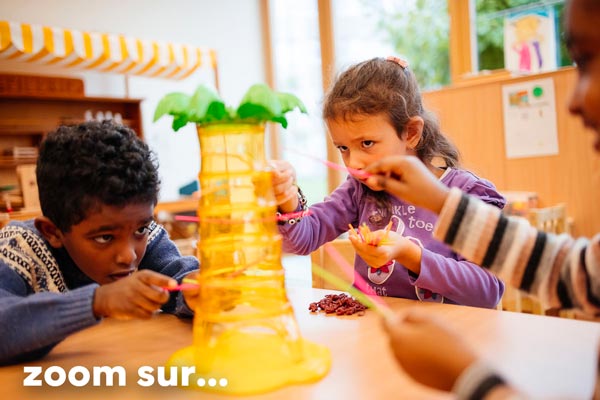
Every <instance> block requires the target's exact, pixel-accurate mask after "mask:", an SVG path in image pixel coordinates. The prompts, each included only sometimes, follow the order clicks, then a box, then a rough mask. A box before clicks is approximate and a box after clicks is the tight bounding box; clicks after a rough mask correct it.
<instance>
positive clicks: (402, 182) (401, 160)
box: [365, 156, 450, 214]
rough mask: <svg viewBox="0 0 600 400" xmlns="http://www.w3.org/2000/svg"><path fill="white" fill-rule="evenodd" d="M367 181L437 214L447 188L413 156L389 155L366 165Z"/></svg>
mask: <svg viewBox="0 0 600 400" xmlns="http://www.w3.org/2000/svg"><path fill="white" fill-rule="evenodd" d="M365 171H366V172H369V173H371V174H374V175H375V176H370V177H369V178H367V180H366V183H367V184H368V185H369V186H370V187H372V188H376V189H377V188H378V189H381V190H385V191H386V192H388V193H390V194H393V195H394V196H396V197H399V198H401V199H402V200H405V201H408V202H409V203H412V204H414V205H416V206H419V207H424V208H427V209H429V210H431V211H433V212H435V213H436V214H439V213H440V211H441V209H442V206H443V205H444V202H445V201H446V198H447V197H448V192H449V191H450V189H448V187H446V186H445V185H444V184H443V183H441V182H440V180H439V179H438V178H437V177H436V176H435V175H433V173H432V172H431V171H430V170H429V169H428V168H427V167H426V166H425V164H423V162H422V161H421V160H419V159H418V158H417V157H414V156H389V157H385V158H382V159H381V160H379V161H377V162H375V163H374V164H371V165H370V166H368V167H367V168H365Z"/></svg>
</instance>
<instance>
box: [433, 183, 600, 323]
mask: <svg viewBox="0 0 600 400" xmlns="http://www.w3.org/2000/svg"><path fill="white" fill-rule="evenodd" d="M433 234H434V237H435V238H437V239H438V240H441V241H443V242H445V243H446V244H448V245H450V246H451V247H452V249H453V250H454V251H456V252H457V253H460V254H461V255H462V256H463V257H465V258H467V259H468V260H470V261H472V262H474V263H476V264H479V265H481V266H482V267H484V268H488V269H489V270H490V271H492V272H494V273H495V274H496V275H498V276H499V277H500V278H501V279H503V280H504V281H505V282H506V283H507V284H509V285H511V286H514V287H517V288H519V289H521V290H523V291H526V292H529V293H532V294H534V295H536V296H537V297H538V298H539V300H540V302H541V304H542V306H543V307H544V308H578V309H580V310H582V311H583V312H584V313H586V314H588V315H592V316H597V315H600V234H599V235H596V236H595V237H594V238H593V239H592V240H588V239H582V238H580V239H574V238H572V237H570V236H569V235H567V234H561V235H554V234H550V233H544V232H540V231H538V230H536V229H535V228H533V227H532V226H531V225H530V224H529V222H528V221H527V220H526V219H524V218H521V217H508V216H505V215H503V214H502V213H501V211H500V210H499V209H497V208H496V207H492V206H490V205H488V204H485V203H484V202H482V201H480V200H479V199H476V198H475V197H472V196H469V195H467V194H465V193H463V192H462V191H460V190H459V189H458V188H452V189H451V190H450V194H449V196H448V198H447V200H446V202H445V203H444V206H443V208H442V211H441V212H440V217H439V219H438V221H437V223H436V226H435V229H434V233H433Z"/></svg>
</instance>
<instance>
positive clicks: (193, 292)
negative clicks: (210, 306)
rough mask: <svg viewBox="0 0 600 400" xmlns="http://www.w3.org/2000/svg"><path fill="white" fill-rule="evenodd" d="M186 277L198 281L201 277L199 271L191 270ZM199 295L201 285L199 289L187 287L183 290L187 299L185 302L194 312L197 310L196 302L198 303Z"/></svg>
mask: <svg viewBox="0 0 600 400" xmlns="http://www.w3.org/2000/svg"><path fill="white" fill-rule="evenodd" d="M184 279H190V280H195V281H198V280H199V279H200V272H199V271H193V272H190V273H189V274H187V275H186V276H185V278H184ZM199 296H200V287H198V288H197V289H186V290H184V291H183V298H184V299H185V302H186V303H187V305H188V307H189V308H190V309H191V310H192V311H194V312H196V304H198V297H199Z"/></svg>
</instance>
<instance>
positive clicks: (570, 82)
mask: <svg viewBox="0 0 600 400" xmlns="http://www.w3.org/2000/svg"><path fill="white" fill-rule="evenodd" d="M545 77H551V78H553V80H554V84H555V94H556V111H557V127H558V147H559V154H558V155H556V156H546V157H532V158H520V159H511V160H509V159H507V158H506V155H505V148H504V124H503V113H502V85H504V84H507V83H516V82H522V81H526V80H531V79H538V78H545ZM575 78H576V71H575V69H573V68H566V69H562V70H559V71H556V72H552V73H547V74H541V75H536V76H533V77H521V78H506V79H502V80H496V81H489V82H483V83H477V84H471V85H463V86H460V87H454V88H446V89H443V90H440V91H435V92H428V93H425V94H424V98H425V103H426V107H428V108H429V109H430V110H432V111H434V112H435V113H437V115H438V116H439V118H440V121H441V125H442V129H443V131H444V132H445V133H446V134H447V135H448V136H449V137H451V138H452V140H453V141H454V142H455V143H456V145H457V146H458V148H459V149H460V151H461V154H462V162H463V166H464V167H465V168H467V169H470V170H471V171H473V172H475V173H476V174H478V175H479V176H481V177H484V178H487V179H489V180H491V181H492V182H494V184H495V185H496V186H497V187H498V188H499V189H501V190H523V191H534V192H536V193H537V194H538V196H539V200H540V205H541V206H548V205H552V204H555V203H559V202H565V203H566V204H567V210H568V214H569V216H570V217H572V218H573V220H574V233H575V234H576V235H585V236H591V235H593V234H594V233H596V232H600V207H598V206H597V204H598V201H599V200H600V157H599V156H598V154H595V152H594V150H593V147H592V135H591V133H590V132H589V131H586V130H585V129H584V127H583V124H582V123H581V121H580V120H579V119H578V118H575V117H573V116H571V115H570V114H569V112H568V110H567V102H568V100H569V96H570V94H571V91H572V89H573V88H574V83H575Z"/></svg>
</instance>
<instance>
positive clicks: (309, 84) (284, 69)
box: [269, 0, 327, 204]
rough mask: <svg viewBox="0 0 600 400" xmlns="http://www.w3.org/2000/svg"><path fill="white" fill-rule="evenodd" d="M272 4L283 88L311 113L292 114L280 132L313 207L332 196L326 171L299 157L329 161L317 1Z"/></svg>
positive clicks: (285, 151) (277, 77)
mask: <svg viewBox="0 0 600 400" xmlns="http://www.w3.org/2000/svg"><path fill="white" fill-rule="evenodd" d="M269 4H270V10H269V12H270V15H271V18H270V19H271V34H272V43H273V60H274V64H275V65H274V70H275V84H276V87H277V90H278V91H282V92H290V93H293V94H295V95H296V96H298V97H299V98H300V99H301V100H302V101H303V102H304V104H305V105H306V108H307V110H308V116H306V115H304V114H300V113H292V114H289V118H288V122H289V126H288V128H287V129H281V130H280V136H279V137H280V140H281V143H282V147H283V158H285V159H286V160H288V161H289V162H290V163H292V165H294V167H295V168H296V173H297V178H298V184H299V186H300V187H301V188H302V189H303V191H304V193H305V194H306V197H307V200H308V202H309V204H312V203H315V202H318V201H322V200H323V197H324V196H325V195H326V194H327V171H326V167H325V166H324V165H323V164H321V163H319V162H318V161H315V160H314V159H311V158H308V157H306V156H303V155H301V154H299V153H303V154H307V155H311V156H314V157H318V158H321V159H326V158H327V150H326V149H327V147H326V136H325V135H326V133H325V130H324V127H323V123H322V118H321V101H322V99H323V85H322V78H321V47H320V37H319V26H318V21H319V18H318V10H317V2H316V0H315V1H294V0H276V1H270V2H269Z"/></svg>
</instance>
